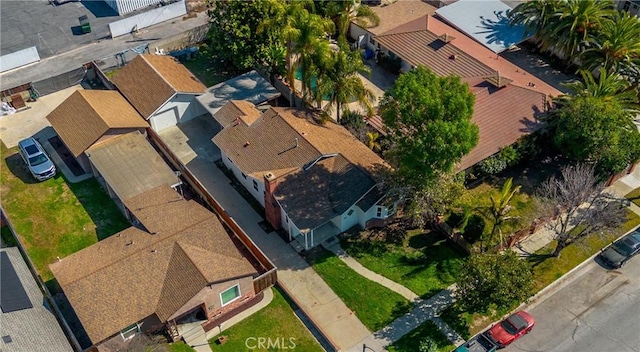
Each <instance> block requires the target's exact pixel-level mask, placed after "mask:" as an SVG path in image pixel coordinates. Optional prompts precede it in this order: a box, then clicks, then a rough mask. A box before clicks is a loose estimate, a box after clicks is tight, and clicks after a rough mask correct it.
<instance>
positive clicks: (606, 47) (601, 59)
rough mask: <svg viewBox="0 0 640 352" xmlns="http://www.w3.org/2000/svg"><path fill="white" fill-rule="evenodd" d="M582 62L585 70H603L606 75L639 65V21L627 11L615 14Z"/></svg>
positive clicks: (594, 40)
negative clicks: (632, 65)
mask: <svg viewBox="0 0 640 352" xmlns="http://www.w3.org/2000/svg"><path fill="white" fill-rule="evenodd" d="M581 59H582V61H583V63H584V68H586V69H589V70H595V69H597V68H598V67H604V68H605V69H606V70H607V72H619V71H620V70H623V69H624V68H625V67H627V66H628V65H630V64H635V65H640V18H638V17H636V16H632V15H630V14H629V12H627V11H621V12H618V11H616V12H615V13H614V15H613V18H612V19H611V20H607V21H604V22H603V23H602V28H601V29H600V32H599V33H598V35H597V36H595V37H593V38H592V39H591V40H590V41H589V47H588V48H587V49H586V50H585V51H584V52H583V53H582V54H581Z"/></svg>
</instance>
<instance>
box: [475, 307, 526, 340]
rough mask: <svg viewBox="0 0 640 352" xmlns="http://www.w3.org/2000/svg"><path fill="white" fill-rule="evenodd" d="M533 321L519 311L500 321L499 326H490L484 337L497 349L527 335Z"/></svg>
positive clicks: (523, 312)
mask: <svg viewBox="0 0 640 352" xmlns="http://www.w3.org/2000/svg"><path fill="white" fill-rule="evenodd" d="M534 324H535V321H534V320H533V317H532V316H531V315H529V313H527V312H525V311H519V312H516V313H514V314H513V315H511V316H510V317H508V318H507V319H505V320H503V321H501V322H500V323H499V324H496V325H494V326H492V327H491V328H490V329H489V330H488V331H487V332H485V335H486V336H487V337H488V338H489V339H490V340H491V342H493V343H495V344H496V346H498V348H503V347H506V346H508V345H510V344H511V343H512V342H513V341H515V340H517V339H519V338H520V337H522V335H525V334H528V333H529V331H531V329H533V325H534Z"/></svg>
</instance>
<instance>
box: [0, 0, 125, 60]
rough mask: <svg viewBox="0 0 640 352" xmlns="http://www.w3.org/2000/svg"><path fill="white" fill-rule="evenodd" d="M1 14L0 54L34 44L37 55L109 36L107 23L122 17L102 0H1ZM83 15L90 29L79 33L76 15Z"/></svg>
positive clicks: (69, 48)
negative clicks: (58, 1) (57, 0)
mask: <svg viewBox="0 0 640 352" xmlns="http://www.w3.org/2000/svg"><path fill="white" fill-rule="evenodd" d="M0 14H1V15H0V16H1V18H0V30H1V32H2V41H1V42H0V52H1V53H2V55H5V54H8V53H12V52H15V51H18V50H22V49H26V48H29V47H32V46H35V47H36V48H37V49H38V53H39V54H40V58H46V57H49V56H53V55H57V54H60V53H63V52H67V51H70V50H73V49H74V48H77V47H79V46H81V45H84V44H89V43H92V42H97V41H98V40H100V39H104V38H108V37H109V36H110V34H109V27H108V24H109V23H110V22H114V21H117V20H119V19H121V17H120V16H118V14H117V13H116V12H115V11H114V10H112V9H111V8H109V7H108V6H107V5H106V4H105V3H104V1H101V0H91V1H82V2H80V1H77V2H67V3H64V4H61V5H58V6H54V5H51V4H50V3H49V0H29V1H25V0H20V1H18V0H2V1H0ZM83 15H86V16H87V17H88V19H89V21H90V24H91V29H92V32H91V33H86V34H82V33H81V29H80V22H79V21H78V17H80V16H83Z"/></svg>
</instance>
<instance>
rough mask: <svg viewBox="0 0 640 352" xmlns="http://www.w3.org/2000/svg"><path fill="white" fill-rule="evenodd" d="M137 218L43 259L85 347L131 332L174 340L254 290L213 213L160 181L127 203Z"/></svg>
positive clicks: (241, 304) (250, 273)
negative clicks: (88, 342) (166, 335)
mask: <svg viewBox="0 0 640 352" xmlns="http://www.w3.org/2000/svg"><path fill="white" fill-rule="evenodd" d="M126 202H127V208H128V209H131V212H132V216H134V217H135V218H136V219H137V221H138V222H139V223H140V224H141V227H142V228H143V229H144V230H142V229H140V228H137V227H130V228H128V229H126V230H124V231H121V232H119V233H117V234H115V235H113V236H111V237H109V238H106V239H104V240H102V241H100V242H98V243H96V244H94V245H92V246H90V247H87V248H85V249H83V250H81V251H79V252H76V253H74V254H72V255H70V256H68V257H65V258H62V259H61V260H59V261H58V262H56V263H53V264H51V265H50V268H51V271H52V272H53V274H54V275H55V277H56V279H57V281H58V283H59V285H60V287H61V288H62V290H63V291H64V294H65V295H66V297H67V298H68V300H69V302H70V303H71V306H72V307H73V309H74V311H75V313H76V315H77V316H78V318H79V320H80V322H81V323H82V326H83V327H84V329H85V331H86V333H87V335H88V337H89V338H90V340H91V342H92V343H93V345H97V344H100V343H101V342H104V341H106V340H108V339H109V340H110V339H116V340H119V341H123V340H128V339H129V338H131V337H133V336H135V335H136V334H137V333H139V332H161V331H164V330H165V329H168V331H169V334H170V335H172V336H173V337H174V338H179V336H176V334H179V331H180V329H178V326H179V325H180V324H182V323H183V322H185V323H186V322H192V321H194V320H196V321H201V323H202V325H205V324H207V322H210V321H212V320H215V319H217V318H219V317H221V316H222V315H223V314H227V313H229V312H232V311H234V310H235V311H237V310H242V309H243V308H245V307H246V303H249V302H250V301H251V299H252V298H253V297H254V296H255V292H254V288H253V278H254V277H256V276H257V271H256V269H255V268H254V267H253V266H252V265H251V263H250V262H249V261H248V260H247V259H246V258H245V257H244V256H243V255H242V253H241V252H240V251H239V250H238V248H237V247H236V245H235V244H234V243H233V241H232V240H231V238H230V237H229V235H228V234H227V233H226V231H225V229H224V228H223V227H222V224H221V223H220V221H219V220H218V219H217V217H216V216H215V215H214V214H213V213H211V212H210V211H208V210H207V209H205V208H204V207H202V206H201V205H199V204H198V203H196V202H195V201H187V200H185V199H184V198H182V196H180V194H178V193H177V192H176V191H174V190H173V189H171V188H170V187H169V186H166V185H165V186H160V187H157V188H154V189H152V190H150V191H148V192H145V193H142V194H139V195H137V196H135V197H133V198H129V199H128V200H127V201H126Z"/></svg>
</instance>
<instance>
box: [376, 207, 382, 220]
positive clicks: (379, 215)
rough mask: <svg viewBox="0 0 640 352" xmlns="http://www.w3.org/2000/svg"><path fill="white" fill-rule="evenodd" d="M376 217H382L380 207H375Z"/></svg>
mask: <svg viewBox="0 0 640 352" xmlns="http://www.w3.org/2000/svg"><path fill="white" fill-rule="evenodd" d="M376 217H378V218H381V217H382V207H376Z"/></svg>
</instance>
